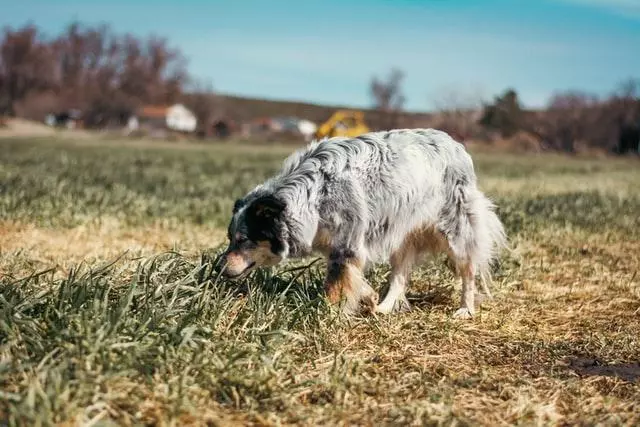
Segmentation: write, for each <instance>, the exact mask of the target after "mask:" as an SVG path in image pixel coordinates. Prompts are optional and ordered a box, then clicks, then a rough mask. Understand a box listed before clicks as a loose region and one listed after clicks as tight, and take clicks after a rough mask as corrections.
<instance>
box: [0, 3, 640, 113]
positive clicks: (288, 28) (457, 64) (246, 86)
mask: <svg viewBox="0 0 640 427" xmlns="http://www.w3.org/2000/svg"><path fill="white" fill-rule="evenodd" d="M0 11H2V14H1V15H0V26H12V27H16V26H21V25H23V24H25V23H27V22H31V23H34V24H36V25H37V26H38V27H40V28H41V29H42V30H43V31H45V33H46V34H48V35H55V34H56V33H58V32H60V31H61V30H62V29H64V28H65V27H66V26H67V25H68V24H69V23H70V22H71V21H72V20H79V21H81V22H83V23H89V24H99V23H108V24H110V25H111V26H112V27H113V29H114V30H116V31H118V32H131V33H134V34H136V35H141V36H144V35H150V34H155V35H160V36H164V37H166V38H167V39H168V40H169V41H170V43H171V44H172V45H174V46H176V47H179V48H180V49H181V50H182V51H183V53H184V54H185V56H186V57H187V59H188V61H189V62H188V64H189V71H190V72H191V74H192V75H194V76H196V77H197V78H198V79H199V80H201V81H206V82H209V83H211V84H212V85H213V87H214V89H215V90H216V91H218V92H220V93H225V94H235V95H241V96H250V97H261V98H269V99H287V100H298V101H310V102H318V103H327V104H334V105H349V106H357V107H366V106H369V105H371V97H370V94H369V83H370V81H371V78H372V77H373V76H374V75H377V76H379V77H384V76H386V75H387V74H388V72H389V70H390V69H391V68H392V67H397V68H399V69H401V70H403V71H404V73H405V75H406V77H405V80H404V85H403V87H404V95H405V97H406V100H407V103H406V108H407V109H409V110H414V111H424V110H431V109H433V108H436V107H438V106H440V105H443V103H445V104H446V103H447V102H450V101H451V100H452V99H458V100H478V99H480V98H482V99H485V100H490V99H491V98H493V97H494V96H495V95H496V94H498V93H500V92H503V91H504V90H506V89H507V88H514V89H515V90H516V91H517V92H518V94H519V96H520V99H521V101H522V102H523V104H524V105H526V106H527V107H531V108H536V107H541V106H544V105H545V103H546V102H547V101H548V99H549V97H550V96H551V95H552V94H553V93H555V92H557V91H560V90H582V91H586V92H589V93H593V94H596V95H606V94H607V93H610V92H611V91H612V90H614V89H615V88H616V87H617V85H618V84H619V82H620V81H622V80H625V79H628V78H631V77H638V78H640V0H475V1H473V0H422V1H420V0H368V1H364V0H351V1H350V0H342V1H340V0H322V1H317V0H298V1H294V0H234V1H217V0H208V1H207V0H182V1H178V0H174V1H167V0H155V1H150V0H149V1H142V0H139V1H133V0H128V1H124V0H109V1H99V2H98V1H90V0H82V1H80V0H56V1H55V2H54V1H30V0H21V1H19V2H16V1H15V0H0Z"/></svg>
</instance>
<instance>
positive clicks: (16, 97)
mask: <svg viewBox="0 0 640 427" xmlns="http://www.w3.org/2000/svg"><path fill="white" fill-rule="evenodd" d="M52 61H53V54H52V50H51V49H50V46H49V45H48V44H47V43H45V42H43V40H42V37H41V36H40V34H39V32H38V29H37V28H36V27H34V26H32V25H27V26H25V27H23V28H21V29H18V30H12V29H10V28H5V29H4V34H3V35H2V42H1V43H0V75H1V76H2V86H0V99H1V100H2V101H3V105H1V106H0V107H2V109H3V110H4V111H5V113H6V114H8V115H15V104H16V102H18V101H20V100H22V99H24V98H25V97H26V96H27V95H28V94H29V92H39V91H44V90H46V89H49V88H51V87H52V86H53V84H54V79H53V77H54V76H53V75H52V73H51V69H52Z"/></svg>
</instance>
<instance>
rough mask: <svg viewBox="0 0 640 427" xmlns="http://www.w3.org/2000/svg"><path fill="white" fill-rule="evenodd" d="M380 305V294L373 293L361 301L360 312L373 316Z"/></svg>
mask: <svg viewBox="0 0 640 427" xmlns="http://www.w3.org/2000/svg"><path fill="white" fill-rule="evenodd" d="M377 305H378V294H377V293H375V292H374V293H372V294H369V295H365V296H364V297H362V299H361V300H360V311H361V312H362V313H363V314H367V315H368V314H373V313H374V312H375V311H376V307H377Z"/></svg>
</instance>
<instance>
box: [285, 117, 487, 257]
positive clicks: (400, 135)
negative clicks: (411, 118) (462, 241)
mask: <svg viewBox="0 0 640 427" xmlns="http://www.w3.org/2000/svg"><path fill="white" fill-rule="evenodd" d="M311 170H314V171H317V173H318V174H320V175H321V176H322V177H323V183H322V190H321V192H320V194H319V195H318V196H319V197H320V200H318V202H319V203H318V204H319V206H320V216H321V218H322V220H323V222H324V225H325V226H326V227H329V228H333V227H337V226H339V225H344V226H345V227H359V226H360V227H364V228H365V232H364V235H365V239H366V242H365V244H366V246H367V249H368V256H369V259H371V260H384V259H386V258H388V257H389V255H390V254H391V253H392V252H393V251H394V250H396V249H397V248H398V247H399V246H400V245H401V244H402V241H403V240H404V239H405V237H406V235H407V234H409V233H411V232H412V231H413V230H415V229H419V228H421V227H424V226H425V225H426V224H433V225H435V224H436V223H438V221H439V219H440V216H441V215H442V211H443V209H447V207H445V203H447V202H448V201H450V202H453V201H451V200H450V199H451V197H450V195H451V192H455V191H456V188H457V187H456V186H457V185H464V186H468V187H469V188H475V183H476V177H475V174H474V171H473V164H472V162H471V158H470V157H469V155H468V154H467V153H466V151H465V149H464V147H463V146H462V144H460V143H458V142H456V141H455V140H453V139H452V138H451V137H450V136H449V135H447V134H446V133H444V132H441V131H437V130H433V129H415V130H414V129H401V130H393V131H386V132H384V131H383V132H372V133H368V134H364V135H362V136H360V137H357V138H332V139H327V140H323V141H320V142H317V143H314V144H311V145H310V146H309V147H308V148H307V149H306V150H303V151H301V152H299V153H297V154H295V155H294V156H292V157H290V158H289V159H288V161H287V162H286V163H285V167H284V170H283V173H282V175H281V177H282V179H285V180H286V177H287V176H296V175H300V174H301V173H302V172H304V171H306V172H307V173H309V171H311ZM338 223H339V224H338ZM334 231H335V230H330V232H334Z"/></svg>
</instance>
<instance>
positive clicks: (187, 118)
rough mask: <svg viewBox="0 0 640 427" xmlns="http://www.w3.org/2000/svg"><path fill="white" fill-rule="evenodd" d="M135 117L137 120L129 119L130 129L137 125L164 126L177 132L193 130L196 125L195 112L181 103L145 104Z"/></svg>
mask: <svg viewBox="0 0 640 427" xmlns="http://www.w3.org/2000/svg"><path fill="white" fill-rule="evenodd" d="M137 119H138V120H137V122H135V121H129V128H130V129H131V127H137V126H140V127H151V128H162V127H164V128H167V129H170V130H173V131H178V132H195V130H196V127H197V126H198V120H197V119H196V116H195V114H193V113H192V112H191V111H190V110H189V109H188V108H186V107H185V106H184V105H182V104H174V105H171V106H154V105H147V106H144V107H142V108H141V109H140V111H139V112H138V115H137ZM131 130H133V129H131Z"/></svg>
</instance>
